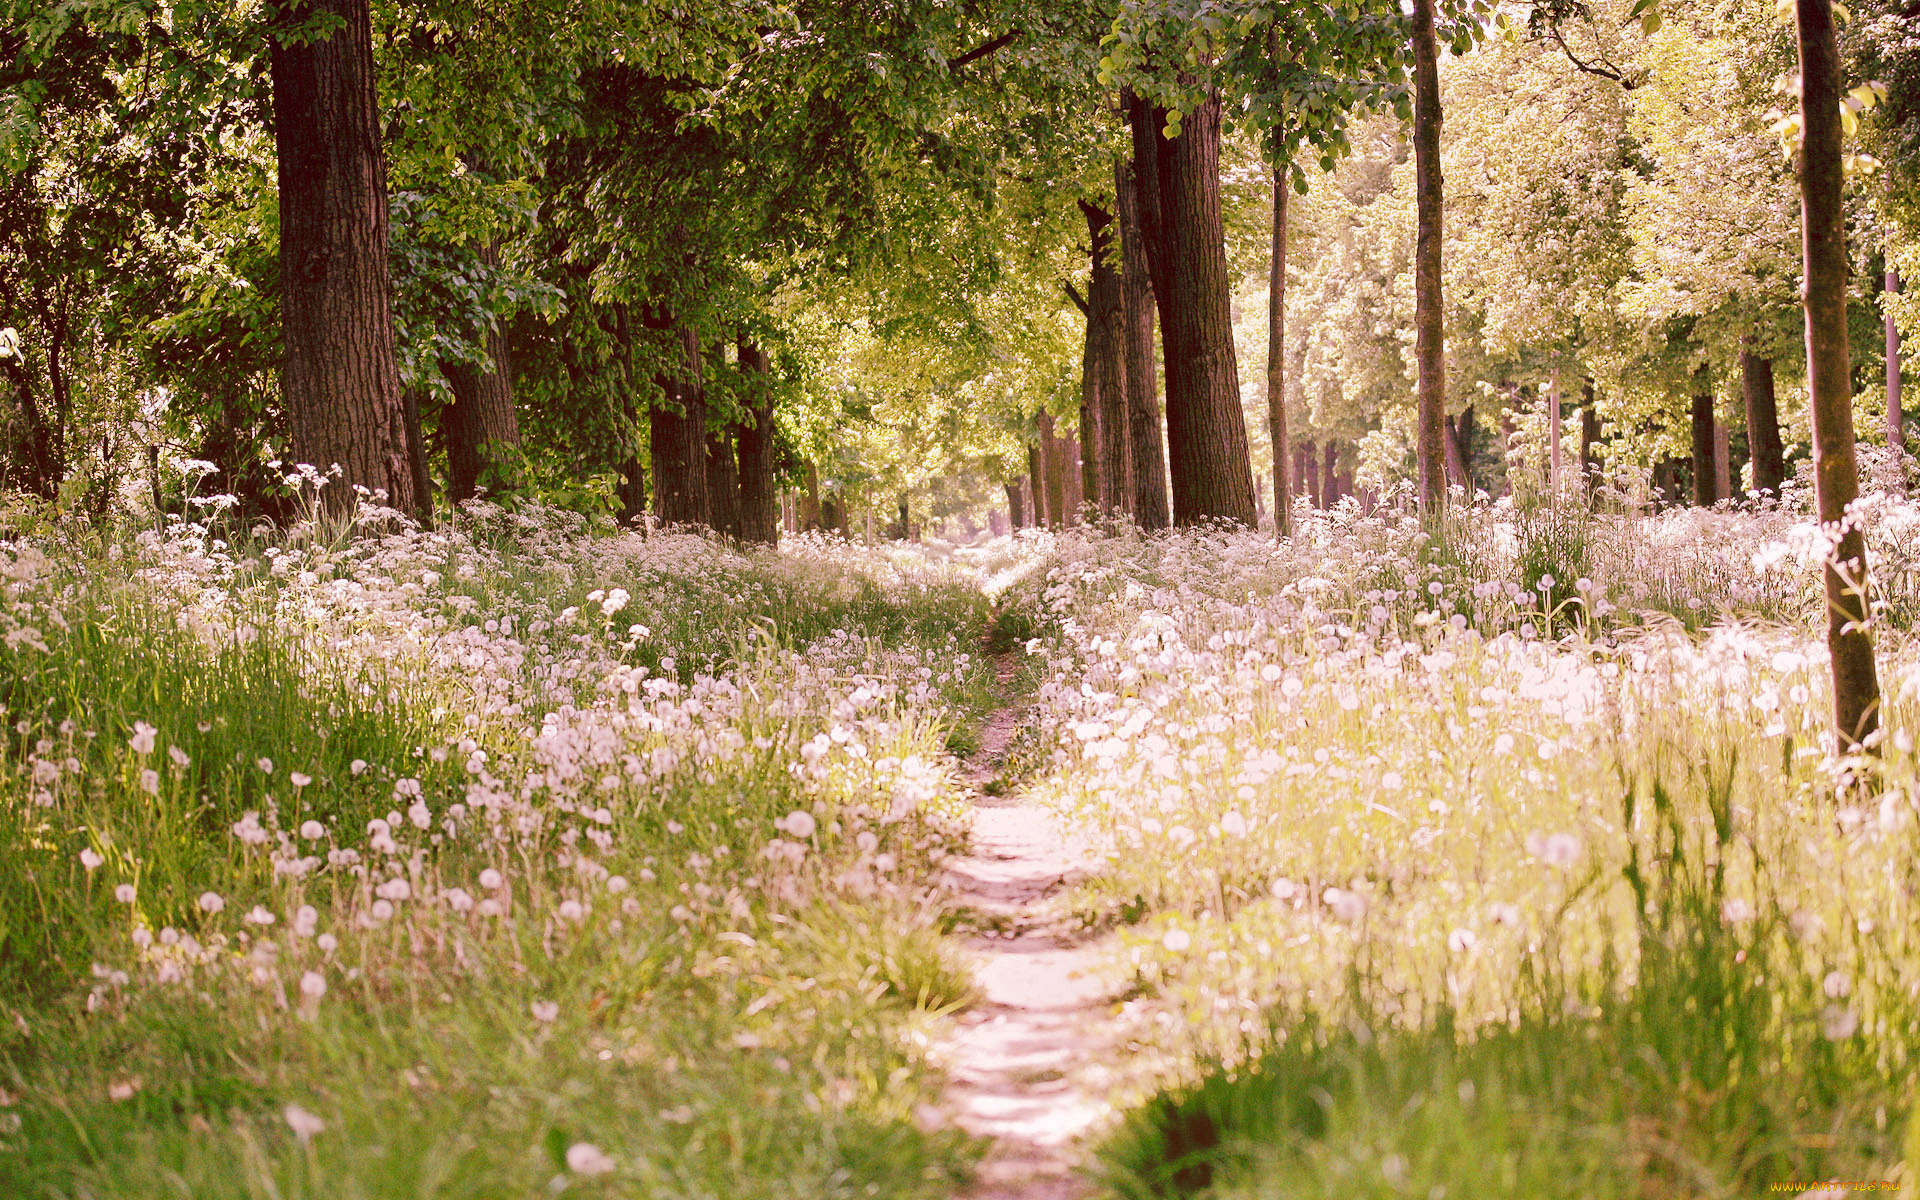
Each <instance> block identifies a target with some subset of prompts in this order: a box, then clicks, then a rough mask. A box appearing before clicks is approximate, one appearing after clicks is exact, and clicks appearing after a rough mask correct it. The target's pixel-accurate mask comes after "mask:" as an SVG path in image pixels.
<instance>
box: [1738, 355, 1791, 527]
mask: <svg viewBox="0 0 1920 1200" xmlns="http://www.w3.org/2000/svg"><path fill="white" fill-rule="evenodd" d="M1740 398H1741V400H1742V401H1743V402H1744V403H1745V404H1746V409H1747V455H1748V457H1749V459H1750V460H1751V461H1752V463H1753V490H1754V491H1756V492H1759V493H1760V494H1761V495H1762V496H1778V495H1779V494H1780V485H1781V484H1782V483H1783V482H1785V480H1786V478H1787V462H1786V453H1785V451H1784V450H1783V449H1782V448H1781V445H1780V408H1779V405H1778V403H1777V402H1776V401H1775V399H1774V394H1773V360H1772V359H1771V358H1761V357H1760V356H1759V355H1757V354H1754V353H1752V352H1751V351H1747V350H1742V351H1741V352H1740Z"/></svg>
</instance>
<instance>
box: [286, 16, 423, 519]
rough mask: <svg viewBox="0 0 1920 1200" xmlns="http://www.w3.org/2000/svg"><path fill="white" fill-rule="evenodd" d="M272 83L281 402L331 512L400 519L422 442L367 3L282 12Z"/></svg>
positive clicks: (413, 503)
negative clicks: (405, 357)
mask: <svg viewBox="0 0 1920 1200" xmlns="http://www.w3.org/2000/svg"><path fill="white" fill-rule="evenodd" d="M272 12H273V27H274V28H273V41H272V46H271V72H272V78H273V100H274V143H275V149H276V151H277V153H278V161H279V168H278V176H279V190H280V278H281V301H280V303H281V322H282V330H283V335H284V341H285V351H284V353H285V358H284V361H283V363H282V366H281V379H282V385H281V388H282V392H283V402H284V404H285V406H286V413H287V421H288V425H289V433H290V439H289V440H290V452H291V454H292V456H293V458H294V459H295V461H297V462H300V463H305V464H309V465H311V466H314V467H316V468H318V469H320V470H322V471H330V470H332V469H333V468H334V467H336V466H337V467H338V468H339V472H340V473H339V478H338V481H337V483H336V484H335V485H334V486H332V487H330V488H328V489H327V490H326V491H325V492H324V493H323V495H324V498H325V499H326V500H327V501H328V504H329V507H331V508H333V509H334V510H335V511H344V510H345V509H346V508H347V507H348V506H350V505H351V504H353V502H354V499H355V492H356V490H357V489H361V488H364V489H366V490H367V491H369V492H371V493H374V494H384V495H385V496H386V498H387V503H389V504H391V505H392V506H393V507H395V508H398V509H401V510H402V511H405V512H413V513H424V512H427V511H430V510H431V507H432V499H431V497H429V496H425V495H421V494H420V493H419V491H418V489H417V488H416V487H415V486H414V470H413V456H414V455H415V454H418V453H420V447H419V444H418V442H417V441H415V440H413V439H410V438H409V437H408V430H407V419H406V405H405V402H404V399H403V397H402V396H401V393H400V373H399V368H398V364H397V361H396V359H395V357H394V336H393V312H392V307H391V300H390V295H391V291H392V285H391V281H390V279H389V276H388V266H387V186H386V159H385V155H384V153H383V152H382V149H381V141H380V113H379V104H378V98H377V96H376V94H375V86H374V84H375V80H374V68H373V31H372V25H371V20H370V16H369V11H368V3H367V0H276V3H275V4H274V6H273V9H272Z"/></svg>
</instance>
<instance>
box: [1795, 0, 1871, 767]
mask: <svg viewBox="0 0 1920 1200" xmlns="http://www.w3.org/2000/svg"><path fill="white" fill-rule="evenodd" d="M1794 27H1795V33H1796V36H1797V40H1798V42H1799V50H1800V129H1801V133H1800V231H1801V240H1802V245H1803V247H1804V251H1805V266H1804V272H1803V278H1804V279H1805V280H1806V287H1805V292H1804V299H1805V308H1806V322H1807V390H1808V393H1809V395H1808V405H1809V407H1810V408H1811V409H1812V415H1813V480H1814V496H1815V499H1816V501H1817V504H1818V507H1819V510H1820V522H1821V524H1822V525H1823V526H1825V527H1826V528H1827V529H1828V530H1829V531H1831V532H1833V533H1835V534H1837V540H1836V543H1835V545H1834V549H1833V553H1832V554H1831V555H1829V557H1828V559H1827V566H1826V591H1827V648H1828V651H1829V653H1830V656H1831V663H1832V669H1833V716H1834V725H1835V727H1836V731H1837V732H1838V733H1839V735H1840V739H1841V742H1842V744H1843V745H1845V746H1848V747H1851V748H1854V749H1859V748H1863V746H1864V745H1865V744H1866V741H1867V739H1868V738H1869V737H1871V736H1872V735H1873V734H1874V733H1875V732H1877V731H1878V729H1879V726H1880V683H1879V678H1878V675H1877V673H1876V671H1875V668H1874V661H1873V637H1872V634H1871V633H1870V632H1869V631H1868V625H1867V621H1868V616H1869V609H1868V603H1867V547H1866V538H1865V536H1864V535H1863V534H1862V532H1861V529H1860V526H1859V523H1858V519H1857V518H1856V517H1853V516H1851V515H1849V513H1848V512H1847V508H1848V506H1849V505H1851V504H1852V503H1853V502H1854V499H1855V498H1856V497H1857V496H1858V495H1859V492H1860V468H1859V464H1858V462H1857V461H1856V459H1855V454H1854V444H1853V381H1852V378H1851V376H1850V374H1849V370H1848V363H1847V230H1846V209H1845V207H1844V203H1843V200H1842V195H1841V186H1842V181H1841V168H1840V51H1839V47H1838V45H1837V42H1836V38H1835V36H1834V27H1833V6H1832V4H1831V2H1830V0H1795V2H1794Z"/></svg>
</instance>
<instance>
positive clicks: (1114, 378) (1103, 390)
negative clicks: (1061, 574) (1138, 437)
mask: <svg viewBox="0 0 1920 1200" xmlns="http://www.w3.org/2000/svg"><path fill="white" fill-rule="evenodd" d="M1115 172H1116V174H1115V179H1116V182H1118V180H1119V179H1120V169H1119V168H1118V167H1116V168H1115ZM1080 208H1081V210H1082V211H1083V212H1084V213H1085V214H1086V217H1087V237H1088V241H1089V242H1090V243H1091V245H1092V251H1091V255H1090V257H1091V259H1092V264H1093V274H1092V277H1091V280H1090V282H1089V283H1088V285H1087V309H1088V311H1087V331H1088V336H1089V341H1090V347H1089V348H1090V350H1091V352H1092V356H1093V360H1094V366H1095V367H1096V368H1097V370H1096V371H1095V373H1094V379H1095V381H1096V383H1097V386H1096V387H1095V388H1094V389H1093V393H1092V395H1091V396H1089V401H1090V404H1089V409H1090V413H1089V415H1091V416H1092V417H1093V420H1094V424H1093V425H1092V426H1091V428H1093V429H1097V430H1098V432H1099V436H1098V439H1097V440H1096V439H1094V438H1092V437H1089V438H1088V446H1087V449H1088V453H1087V457H1088V458H1090V459H1093V460H1094V461H1095V463H1096V464H1097V465H1096V467H1095V469H1094V471H1093V475H1094V477H1095V478H1096V479H1097V480H1098V481H1099V485H1100V486H1099V491H1098V493H1097V496H1096V499H1095V503H1097V504H1098V505H1099V506H1100V511H1101V512H1102V513H1103V514H1105V515H1107V516H1120V515H1122V514H1125V513H1130V512H1132V511H1133V492H1134V481H1133V429H1132V414H1131V412H1130V411H1129V405H1128V398H1127V346H1126V339H1127V315H1126V295H1125V285H1124V284H1123V283H1122V281H1121V278H1120V271H1119V269H1118V264H1117V263H1116V261H1115V260H1116V254H1115V246H1114V244H1113V243H1114V232H1115V230H1114V218H1113V214H1111V213H1109V212H1107V211H1106V210H1105V209H1102V208H1098V207H1096V206H1094V205H1090V204H1087V203H1085V202H1084V201H1083V202H1082V203H1081V205H1080ZM1083 428H1088V427H1086V426H1083Z"/></svg>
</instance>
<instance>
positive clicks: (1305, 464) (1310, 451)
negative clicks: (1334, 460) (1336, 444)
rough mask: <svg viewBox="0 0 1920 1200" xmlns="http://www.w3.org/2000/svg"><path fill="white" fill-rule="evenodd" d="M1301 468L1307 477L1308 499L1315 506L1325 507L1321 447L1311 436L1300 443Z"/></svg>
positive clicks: (1325, 498)
mask: <svg viewBox="0 0 1920 1200" xmlns="http://www.w3.org/2000/svg"><path fill="white" fill-rule="evenodd" d="M1300 468H1301V474H1303V475H1305V476H1306V477H1307V499H1309V500H1311V501H1312V502H1313V506H1314V507H1315V508H1325V507H1326V506H1327V497H1326V493H1325V492H1323V491H1322V490H1321V488H1320V447H1319V446H1318V444H1316V443H1315V442H1314V441H1313V440H1312V439H1311V438H1309V439H1308V440H1306V441H1304V442H1301V443H1300Z"/></svg>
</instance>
